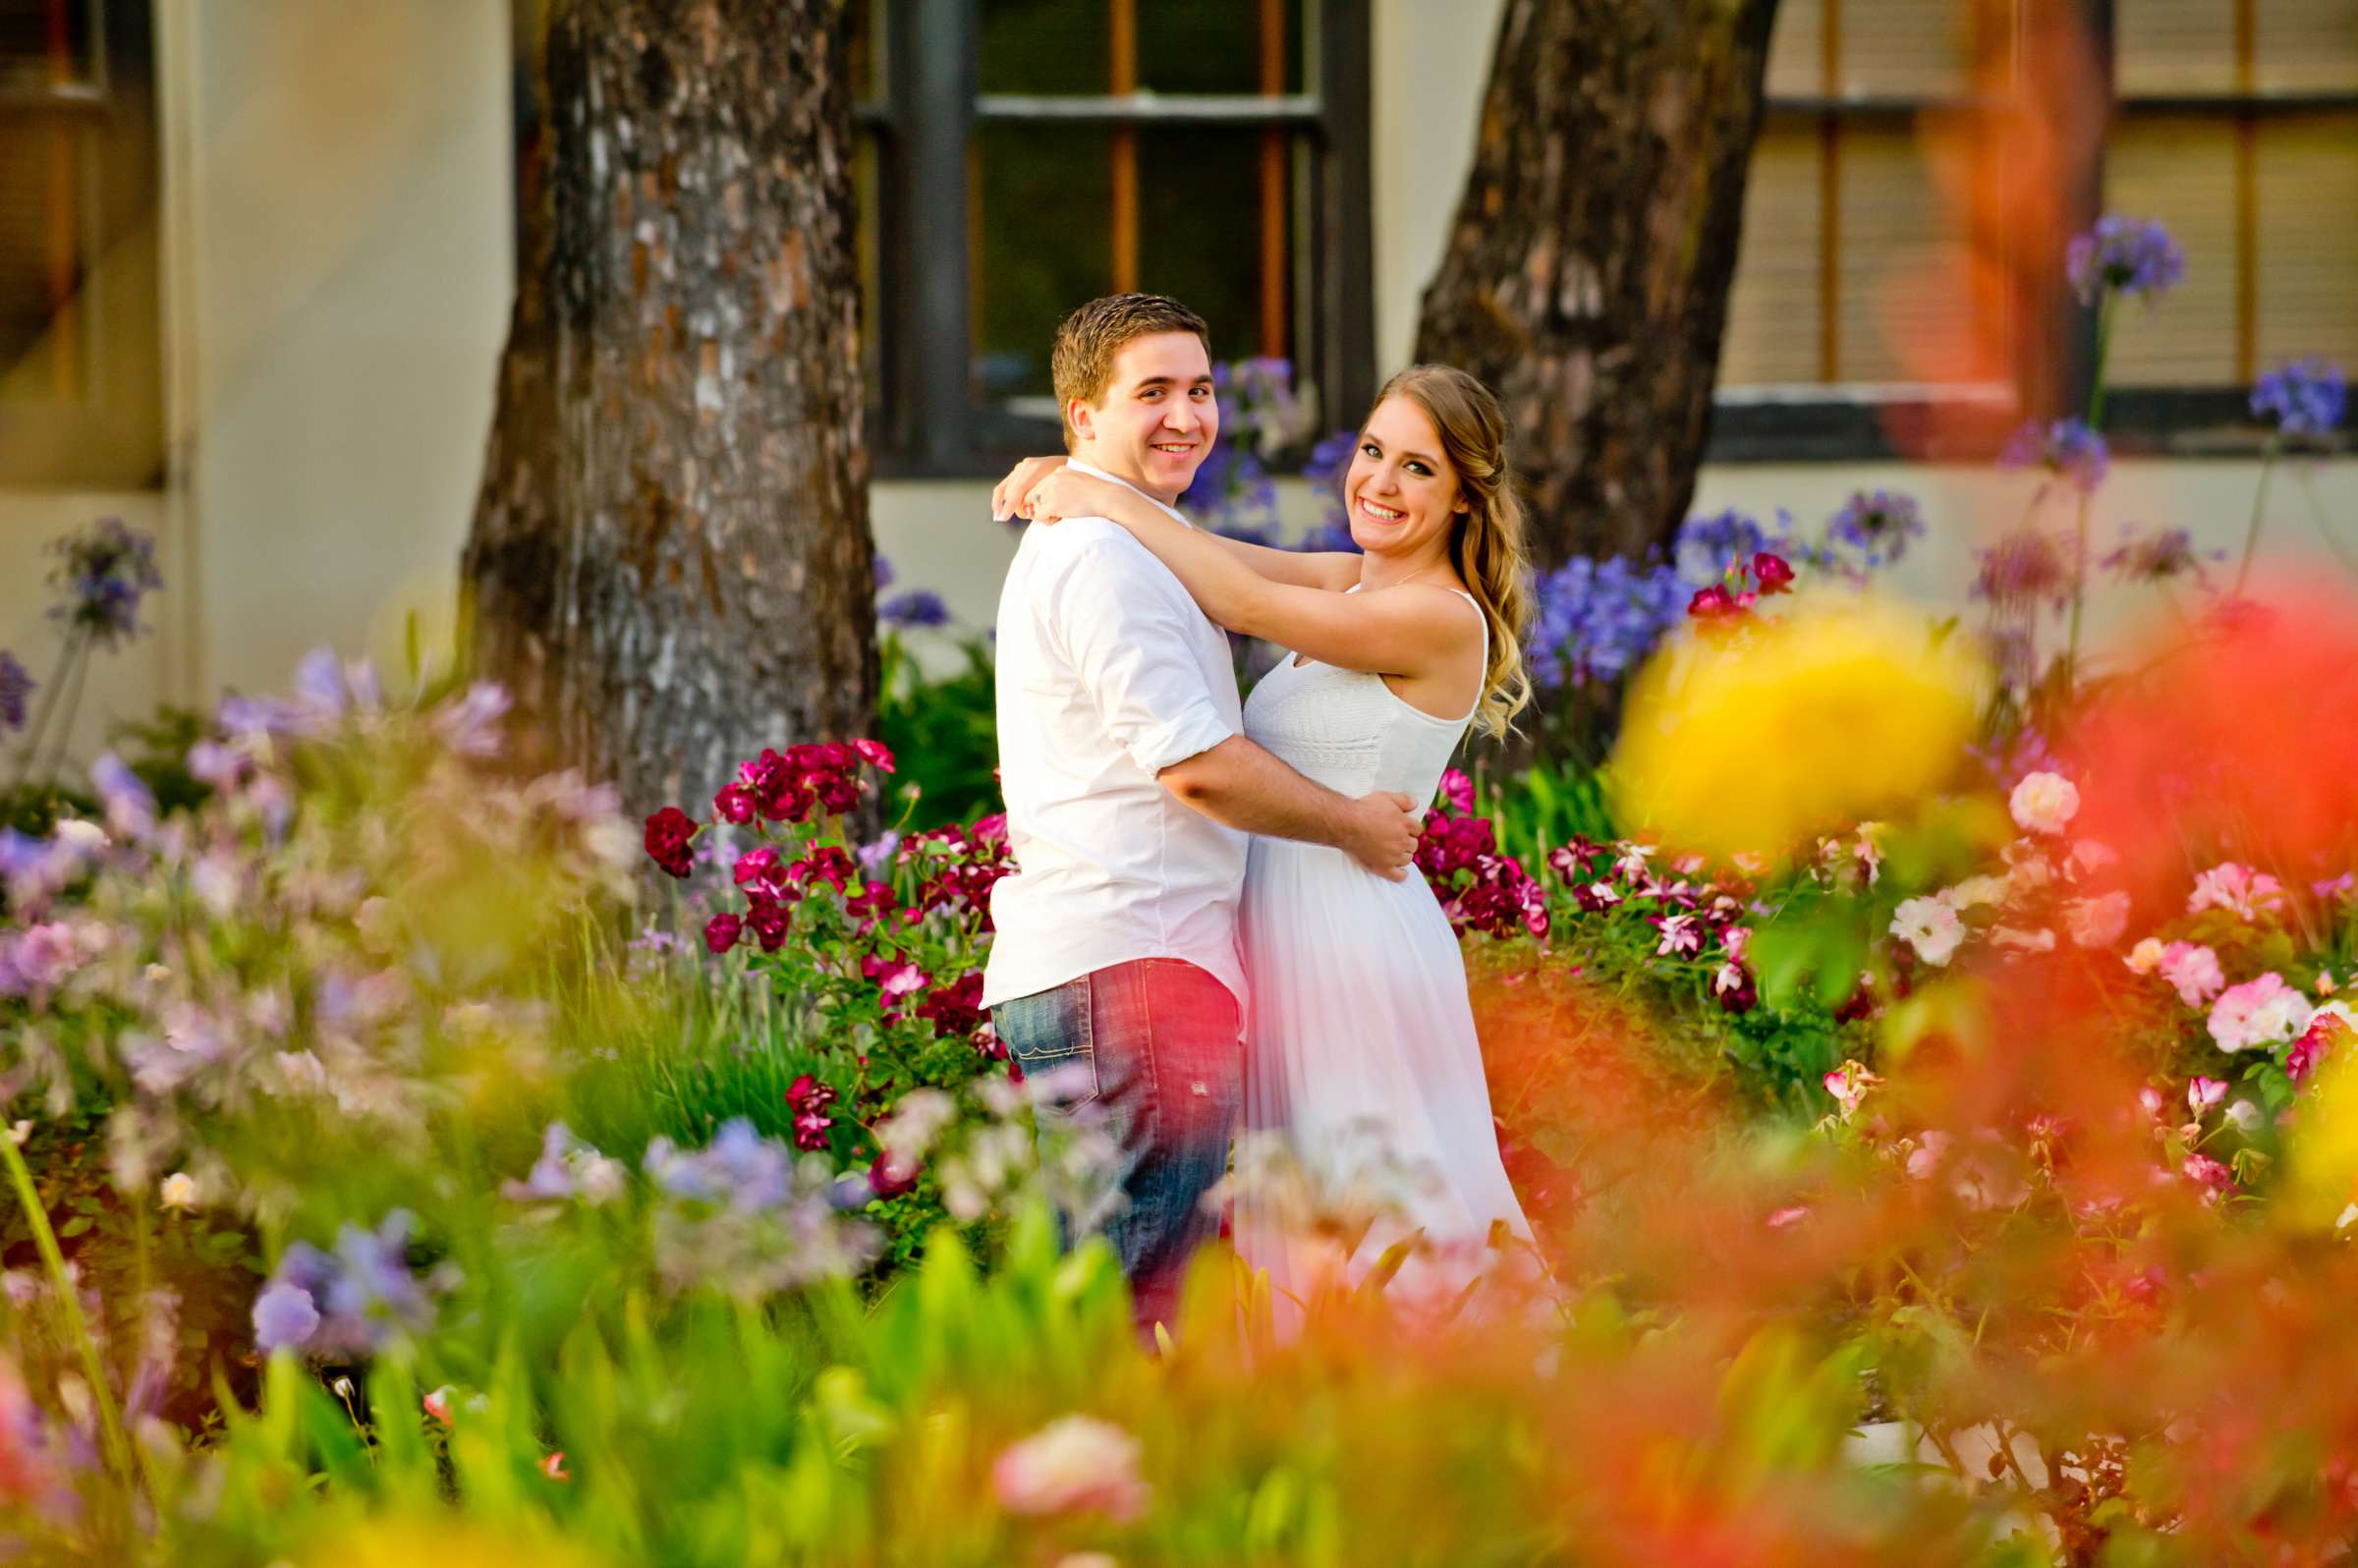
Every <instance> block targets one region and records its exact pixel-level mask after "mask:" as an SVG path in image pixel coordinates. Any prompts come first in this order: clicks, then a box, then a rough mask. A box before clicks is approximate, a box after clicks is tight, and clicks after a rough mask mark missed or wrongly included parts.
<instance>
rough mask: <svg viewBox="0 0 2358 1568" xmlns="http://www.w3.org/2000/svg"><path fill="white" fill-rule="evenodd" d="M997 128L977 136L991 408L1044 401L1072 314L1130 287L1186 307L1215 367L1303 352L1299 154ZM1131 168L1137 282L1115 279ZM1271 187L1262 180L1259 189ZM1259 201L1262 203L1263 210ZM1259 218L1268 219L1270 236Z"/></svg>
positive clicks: (979, 319)
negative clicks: (1129, 167) (1118, 230)
mask: <svg viewBox="0 0 2358 1568" xmlns="http://www.w3.org/2000/svg"><path fill="white" fill-rule="evenodd" d="M1117 141H1118V139H1117V137H1116V135H1115V133H1114V132H1113V131H1111V130H1109V129H1107V128H1104V127H1070V126H1025V125H991V126H986V127H984V128H983V133H982V136H981V138H980V141H979V146H980V151H979V170H978V174H977V178H976V185H977V189H978V190H979V191H980V193H981V202H980V210H979V212H978V214H977V222H978V233H979V237H980V243H979V246H978V251H979V254H980V258H981V267H980V272H979V282H978V286H977V288H976V291H975V300H974V307H973V308H974V318H975V319H974V341H975V344H976V356H975V381H976V385H977V388H978V390H979V391H980V392H981V393H982V395H983V397H985V398H986V399H989V400H991V401H995V402H1006V401H1007V400H1009V399H1036V398H1046V397H1048V396H1049V395H1050V390H1051V389H1050V386H1049V381H1048V339H1049V337H1050V335H1051V334H1052V333H1053V332H1054V331H1055V329H1056V323H1057V322H1058V321H1059V320H1061V319H1062V318H1063V316H1064V315H1065V313H1066V312H1067V311H1069V310H1071V309H1072V308H1073V307H1075V306H1077V305H1080V304H1081V303H1083V302H1084V301H1086V300H1091V299H1094V298H1095V297H1097V296H1098V295H1101V294H1105V293H1108V292H1110V291H1111V290H1113V289H1114V288H1116V287H1120V286H1122V284H1123V282H1124V281H1128V282H1130V283H1132V284H1133V285H1134V286H1135V287H1137V288H1140V289H1145V290H1148V291H1151V292H1153V293H1157V294H1168V295H1171V296H1172V297H1174V298H1176V299H1179V300H1182V301H1185V302H1186V303H1187V305H1188V306H1189V307H1191V308H1193V309H1195V310H1196V311H1197V312H1198V313H1199V314H1201V315H1202V316H1203V317H1204V319H1205V321H1206V323H1207V325H1208V326H1209V327H1210V328H1211V346H1212V353H1213V355H1214V356H1215V357H1216V358H1219V359H1222V360H1234V359H1243V358H1245V357H1247V356H1250V355H1257V354H1262V353H1264V352H1274V353H1276V354H1277V355H1279V356H1281V357H1287V358H1291V359H1294V360H1295V361H1296V362H1297V363H1298V364H1299V363H1301V362H1302V361H1303V360H1304V359H1305V358H1306V356H1307V354H1308V351H1309V349H1310V346H1311V345H1310V344H1309V342H1308V339H1307V332H1306V325H1305V317H1306V316H1307V314H1308V312H1307V310H1306V309H1305V308H1304V305H1303V301H1302V300H1301V299H1300V298H1299V291H1298V290H1297V286H1296V281H1295V279H1296V273H1297V271H1298V270H1299V269H1298V266H1297V261H1298V258H1299V256H1300V254H1301V248H1300V246H1299V245H1298V243H1297V239H1296V237H1297V235H1298V234H1299V233H1300V232H1301V231H1302V228H1303V220H1302V213H1301V211H1300V210H1299V209H1300V206H1301V203H1300V202H1299V200H1298V196H1299V195H1300V192H1301V181H1300V179H1299V178H1298V177H1297V175H1296V173H1295V166H1296V164H1297V163H1298V162H1300V161H1301V159H1302V157H1303V148H1302V144H1301V143H1299V142H1298V141H1296V140H1293V139H1291V138H1285V139H1281V140H1280V141H1279V142H1278V144H1277V145H1276V147H1275V148H1274V149H1273V155H1272V149H1271V147H1270V145H1269V142H1268V139H1267V134H1266V133H1265V132H1263V131H1262V130H1259V129H1250V128H1236V129H1226V128H1207V127H1203V126H1169V127H1158V126H1151V125H1149V126H1140V127H1138V128H1137V129H1136V131H1135V132H1134V133H1133V137H1132V140H1131V150H1130V151H1129V152H1128V153H1126V154H1125V153H1123V152H1122V151H1121V150H1120V149H1119V147H1118V145H1117ZM1123 156H1127V157H1129V158H1131V159H1133V160H1134V165H1135V171H1136V177H1135V180H1134V182H1133V184H1132V188H1133V189H1135V191H1136V192H1137V210H1136V213H1135V215H1134V219H1133V221H1134V223H1135V227H1136V250H1135V254H1136V264H1137V273H1136V276H1135V278H1134V279H1130V280H1122V279H1118V278H1117V277H1116V276H1115V271H1114V269H1115V255H1116V252H1115V225H1116V223H1117V221H1118V219H1117V214H1116V211H1115V205H1114V193H1115V189H1116V185H1115V179H1114V169H1115V164H1116V159H1117V158H1118V157H1123ZM1264 181H1265V182H1266V184H1265V185H1264ZM1264 194H1265V196H1266V198H1267V205H1266V207H1265V208H1264ZM1264 210H1265V211H1267V212H1268V213H1269V215H1270V216H1272V217H1273V218H1274V220H1275V223H1274V230H1273V233H1272V234H1271V235H1269V236H1267V237H1264V234H1263V214H1264Z"/></svg>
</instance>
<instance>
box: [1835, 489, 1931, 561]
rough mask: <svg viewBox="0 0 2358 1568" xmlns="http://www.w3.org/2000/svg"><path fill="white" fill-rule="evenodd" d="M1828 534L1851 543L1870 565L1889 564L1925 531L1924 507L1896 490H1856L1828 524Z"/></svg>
mask: <svg viewBox="0 0 2358 1568" xmlns="http://www.w3.org/2000/svg"><path fill="white" fill-rule="evenodd" d="M1825 532H1826V536H1827V537H1828V538H1830V539H1834V540H1837V541H1839V542H1841V543H1843V544H1847V545H1849V546H1850V547H1851V548H1852V549H1855V550H1857V551H1858V552H1859V553H1860V554H1861V555H1862V556H1863V557H1865V561H1866V564H1867V565H1868V566H1869V567H1871V568H1872V567H1879V566H1888V565H1890V564H1891V563H1892V562H1894V561H1896V560H1898V559H1899V558H1900V556H1901V554H1902V553H1903V552H1905V551H1906V549H1907V547H1908V540H1910V539H1912V538H1920V537H1922V536H1923V533H1924V508H1923V507H1922V506H1920V505H1918V504H1917V501H1916V498H1915V497H1914V496H1912V495H1906V494H1902V493H1901V492H1899V491H1897V490H1877V491H1876V492H1875V493H1874V494H1872V495H1870V494H1869V493H1867V492H1866V491H1865V490H1858V491H1854V492H1852V494H1851V497H1850V499H1849V500H1848V501H1847V502H1845V503H1843V507H1842V510H1841V511H1839V512H1836V513H1835V514H1834V516H1833V520H1832V521H1831V522H1829V523H1828V524H1827V525H1826V529H1825Z"/></svg>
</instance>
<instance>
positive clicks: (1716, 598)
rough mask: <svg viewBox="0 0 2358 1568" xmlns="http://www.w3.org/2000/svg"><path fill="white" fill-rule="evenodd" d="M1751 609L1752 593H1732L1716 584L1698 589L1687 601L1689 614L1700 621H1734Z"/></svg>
mask: <svg viewBox="0 0 2358 1568" xmlns="http://www.w3.org/2000/svg"><path fill="white" fill-rule="evenodd" d="M1751 608H1752V595H1751V594H1750V593H1748V592H1747V593H1730V592H1728V590H1727V589H1726V588H1722V587H1721V586H1720V585H1718V584H1716V583H1714V584H1712V586H1711V587H1710V588H1697V589H1696V590H1695V596H1694V597H1693V598H1691V599H1689V600H1687V613H1688V614H1689V615H1691V616H1693V617H1694V618H1695V619H1696V620H1698V621H1725V620H1732V619H1734V618H1735V617H1737V616H1739V615H1742V614H1743V613H1744V612H1745V611H1747V610H1749V609H1751Z"/></svg>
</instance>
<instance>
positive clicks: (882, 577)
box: [876, 555, 892, 588]
mask: <svg viewBox="0 0 2358 1568" xmlns="http://www.w3.org/2000/svg"><path fill="white" fill-rule="evenodd" d="M876 587H877V588H890V587H892V563H891V562H890V561H887V560H886V559H884V557H882V556H881V555H879V556H877V557H876Z"/></svg>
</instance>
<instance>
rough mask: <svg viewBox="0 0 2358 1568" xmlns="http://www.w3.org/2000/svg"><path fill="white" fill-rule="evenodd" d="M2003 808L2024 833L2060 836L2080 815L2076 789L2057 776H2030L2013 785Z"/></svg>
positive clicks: (2069, 782)
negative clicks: (2057, 834) (2011, 813)
mask: <svg viewBox="0 0 2358 1568" xmlns="http://www.w3.org/2000/svg"><path fill="white" fill-rule="evenodd" d="M2006 809H2007V810H2008V811H2010V812H2013V813H2014V822H2015V825H2016V826H2018V827H2020V828H2021V829H2022V830H2023V831H2024V832H2026V833H2060V832H2062V831H2063V829H2064V827H2065V826H2066V825H2068V824H2069V823H2070V821H2071V819H2072V817H2074V816H2076V815H2077V814H2079V810H2080V792H2079V788H2078V786H2076V785H2074V784H2073V783H2072V782H2071V780H2069V779H2067V778H2065V777H2064V776H2063V775H2062V774H2060V773H2033V774H2030V775H2028V776H2027V777H2025V778H2024V779H2023V781H2022V782H2021V783H2019V784H2017V785H2015V786H2014V793H2013V794H2012V795H2011V796H2009V797H2007V799H2006Z"/></svg>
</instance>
